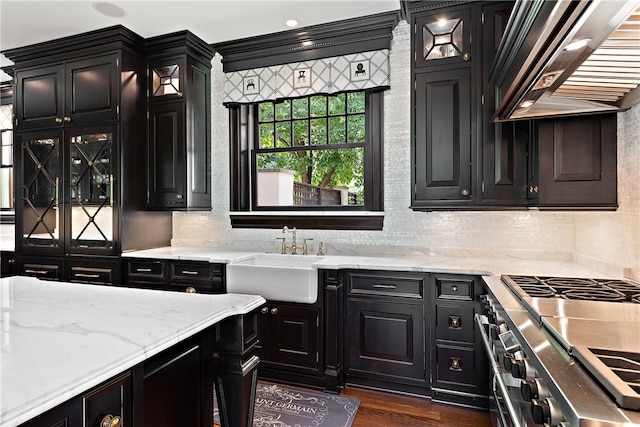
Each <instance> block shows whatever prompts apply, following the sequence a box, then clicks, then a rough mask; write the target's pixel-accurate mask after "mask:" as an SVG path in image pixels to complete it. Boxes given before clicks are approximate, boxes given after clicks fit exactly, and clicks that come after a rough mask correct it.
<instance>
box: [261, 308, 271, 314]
mask: <svg viewBox="0 0 640 427" xmlns="http://www.w3.org/2000/svg"><path fill="white" fill-rule="evenodd" d="M260 313H262V314H267V313H269V307H262V308H261V309H260Z"/></svg>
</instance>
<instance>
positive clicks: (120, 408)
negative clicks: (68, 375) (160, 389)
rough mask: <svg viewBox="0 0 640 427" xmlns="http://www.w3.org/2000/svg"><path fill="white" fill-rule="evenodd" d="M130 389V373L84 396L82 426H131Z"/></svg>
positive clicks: (131, 405)
mask: <svg viewBox="0 0 640 427" xmlns="http://www.w3.org/2000/svg"><path fill="white" fill-rule="evenodd" d="M131 387H132V381H131V373H130V372H126V373H124V374H123V375H120V376H119V377H117V378H115V379H113V380H111V381H109V382H107V383H106V384H103V385H102V386H99V387H97V388H96V389H94V390H92V391H90V392H89V393H87V394H85V395H84V396H83V398H82V400H83V407H84V426H85V427H103V426H105V425H107V426H113V425H118V426H125V425H130V424H133V415H132V414H133V413H132V411H133V402H132V397H131V391H132V390H131ZM116 420H119V422H117V421H116Z"/></svg>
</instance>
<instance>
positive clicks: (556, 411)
mask: <svg viewBox="0 0 640 427" xmlns="http://www.w3.org/2000/svg"><path fill="white" fill-rule="evenodd" d="M531 416H532V418H533V421H534V422H535V423H536V424H545V423H546V424H550V425H553V426H555V425H558V424H559V423H561V422H562V421H564V420H563V418H562V411H561V410H560V408H559V407H558V405H557V404H556V401H555V400H553V398H551V397H548V398H546V399H533V400H532V401H531Z"/></svg>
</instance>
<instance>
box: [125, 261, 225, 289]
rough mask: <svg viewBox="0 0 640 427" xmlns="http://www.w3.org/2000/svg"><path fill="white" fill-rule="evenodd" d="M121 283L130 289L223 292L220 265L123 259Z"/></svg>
mask: <svg viewBox="0 0 640 427" xmlns="http://www.w3.org/2000/svg"><path fill="white" fill-rule="evenodd" d="M123 264H124V285H125V286H128V287H131V288H144V289H157V290H166V291H176V292H189V293H205V294H218V293H225V292H226V279H225V266H224V264H216V263H210V262H208V261H179V260H163V259H147V258H128V259H125V260H124V262H123Z"/></svg>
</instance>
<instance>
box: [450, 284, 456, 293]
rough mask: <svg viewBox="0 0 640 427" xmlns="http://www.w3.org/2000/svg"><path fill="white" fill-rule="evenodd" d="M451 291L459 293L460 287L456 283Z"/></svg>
mask: <svg viewBox="0 0 640 427" xmlns="http://www.w3.org/2000/svg"><path fill="white" fill-rule="evenodd" d="M451 292H453V293H454V294H457V293H458V287H457V286H456V285H453V286H452V287H451Z"/></svg>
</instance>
